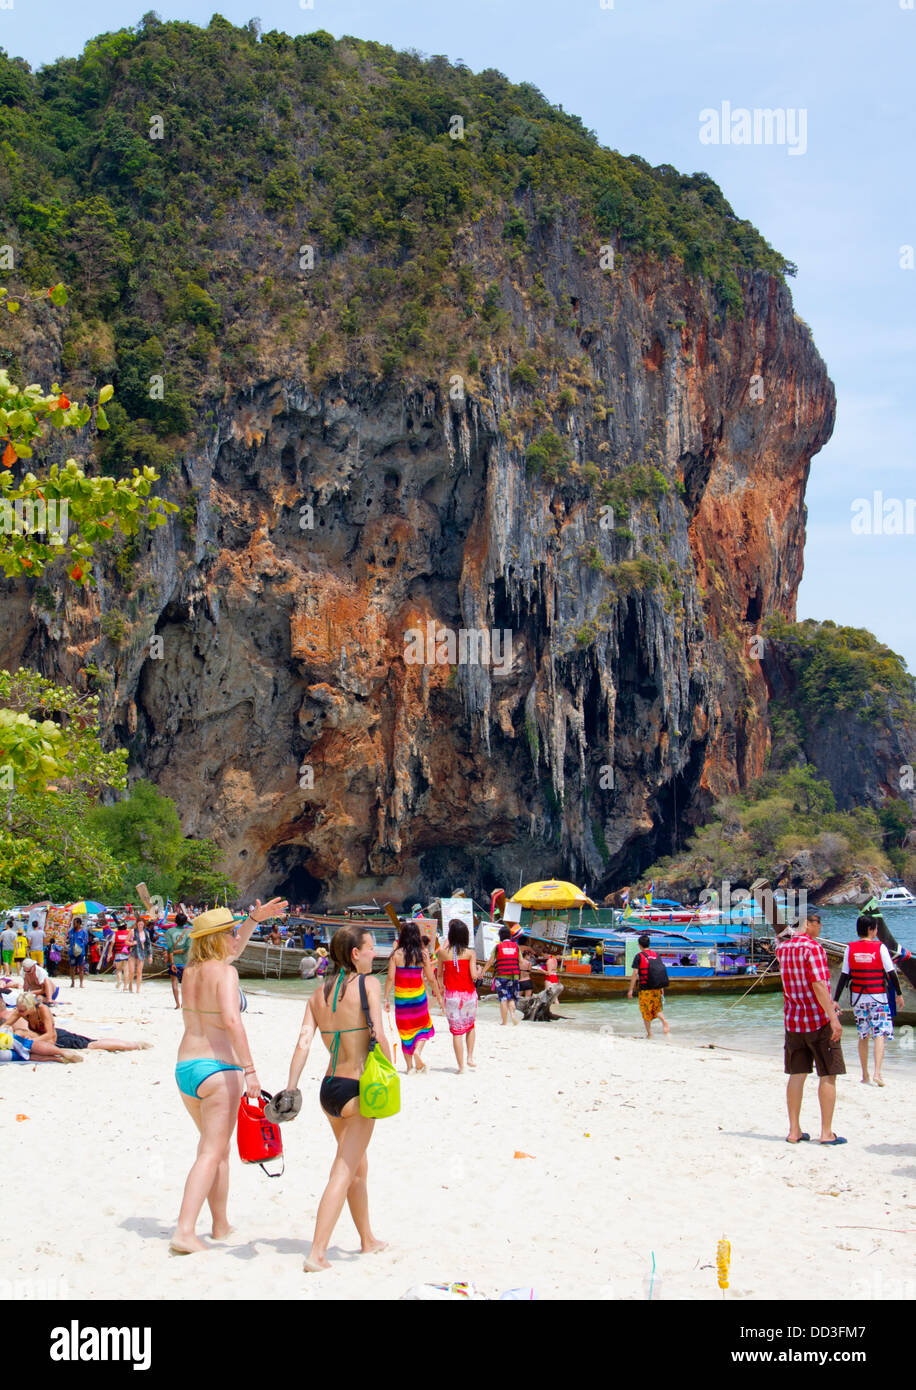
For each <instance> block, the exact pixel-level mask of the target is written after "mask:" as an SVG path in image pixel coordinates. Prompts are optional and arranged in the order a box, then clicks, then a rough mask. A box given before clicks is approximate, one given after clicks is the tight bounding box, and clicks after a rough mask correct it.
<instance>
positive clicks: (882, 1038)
mask: <svg viewBox="0 0 916 1390" xmlns="http://www.w3.org/2000/svg"><path fill="white" fill-rule="evenodd" d="M284 913H287V920H288V917H289V915H290V914H289V913H288V905H287V904H286V903H285V902H284V901H282V900H281V899H273V900H272V901H271V902H268V903H265V904H263V905H262V904H261V903H260V902H257V903H256V905H255V907H254V908H252V909H251V911H250V913H249V914H248V916H247V917H246V918H245V920H244V921H242V922H241V923H239V921H238V920H237V918H236V917H235V916H234V914H233V913H232V912H230V911H229V910H228V909H227V908H215V909H206V910H204V911H203V912H197V911H196V909H193V908H190V909H188V910H181V911H179V912H178V913H177V914H176V915H175V917H174V922H173V923H172V924H169V925H165V926H163V928H162V931H163V935H162V939H161V941H160V942H159V944H160V945H161V947H162V949H163V950H164V953H165V959H166V963H167V972H168V976H169V979H170V983H171V989H172V993H173V997H174V1003H175V1008H176V1009H180V1010H181V1011H182V1015H183V1019H184V1033H183V1036H182V1038H181V1042H180V1044H179V1049H178V1060H177V1065H176V1070H175V1080H176V1084H177V1086H178V1089H179V1092H180V1094H181V1098H182V1102H183V1104H184V1106H185V1108H186V1110H187V1111H188V1113H189V1114H190V1116H191V1118H192V1120H193V1122H194V1124H195V1126H196V1129H197V1131H198V1145H197V1151H196V1156H195V1159H194V1163H193V1165H192V1167H191V1170H190V1173H189V1175H188V1178H187V1181H186V1184H185V1189H184V1194H183V1198H182V1203H181V1209H180V1212H179V1217H178V1222H177V1225H176V1228H175V1231H174V1234H173V1236H172V1238H171V1242H170V1249H171V1251H172V1253H174V1254H182V1255H184V1254H192V1253H195V1252H197V1251H202V1250H205V1249H206V1248H207V1247H206V1246H205V1245H204V1243H203V1242H202V1241H201V1240H200V1238H199V1237H198V1235H197V1232H196V1226H197V1222H198V1219H199V1216H200V1212H201V1210H202V1208H203V1206H204V1204H205V1203H206V1204H207V1205H208V1207H209V1210H210V1215H211V1236H212V1238H213V1239H215V1240H224V1239H226V1238H227V1237H228V1236H229V1234H230V1233H231V1227H230V1226H229V1223H228V1216H227V1201H228V1190H229V1159H230V1152H231V1148H232V1141H233V1138H234V1136H235V1130H236V1121H237V1116H238V1113H239V1107H240V1102H241V1101H242V1100H243V1098H247V1099H248V1100H249V1101H257V1100H258V1099H259V1098H261V1097H262V1095H263V1093H262V1085H261V1080H260V1078H259V1075H258V1071H257V1068H256V1066H255V1063H254V1060H253V1058H252V1052H251V1048H250V1045H249V1042H248V1038H247V1035H246V1031H245V1027H244V1024H243V1022H242V1014H243V1012H244V1009H245V1002H246V1001H245V997H244V994H243V992H242V990H241V989H240V987H239V980H238V974H237V971H236V970H235V968H234V962H235V961H236V960H237V959H238V957H239V956H240V955H241V953H242V952H243V951H244V949H245V947H246V946H247V944H248V942H249V940H250V939H251V938H252V936H253V935H254V933H255V932H263V931H264V930H265V929H266V930H267V931H268V935H269V936H270V935H272V934H273V933H274V932H276V930H277V926H276V924H277V921H278V919H280V918H281V917H282V916H283V914H284ZM878 925H879V922H878V919H877V918H876V917H875V916H874V915H872V914H869V913H867V912H865V913H863V914H862V915H861V916H860V917H859V919H858V922H857V937H856V940H855V941H853V942H851V943H850V944H849V946H848V947H847V949H846V953H845V955H844V959H843V964H842V969H841V973H840V976H839V979H838V981H837V983H836V987H835V990H834V993H833V995H832V996H831V993H830V970H829V965H828V960H827V956H826V953H825V951H824V949H823V947H822V946H821V945H819V944H818V937H819V935H820V932H821V920H820V917H819V916H818V914H817V913H815V912H808V913H806V914H803V915H802V917H801V919H800V920H799V922H798V923H797V926H796V927H795V929H786V930H784V931H783V932H782V933H780V935H779V936H778V937H777V938H776V941H775V945H774V958H775V961H774V963H778V969H779V971H780V974H781V978H782V989H783V1008H784V1047H783V1060H784V1070H785V1073H786V1075H787V1078H788V1080H787V1086H786V1105H787V1110H788V1118H789V1132H788V1134H787V1136H786V1142H787V1143H790V1144H798V1143H804V1142H808V1141H810V1139H811V1135H810V1133H808V1132H806V1131H805V1130H803V1129H802V1124H801V1111H802V1104H803V1099H804V1087H805V1080H806V1078H807V1076H809V1075H811V1073H812V1072H816V1073H817V1076H818V1096H817V1098H818V1104H819V1110H820V1136H819V1142H820V1143H821V1144H822V1145H829V1146H838V1145H842V1144H845V1143H846V1142H847V1140H846V1138H845V1137H843V1136H840V1135H837V1134H836V1132H835V1130H834V1128H833V1119H834V1111H835V1106H836V1078H837V1076H841V1075H843V1074H844V1073H845V1070H846V1067H845V1061H844V1058H843V1052H842V1045H841V1036H842V1028H841V1023H840V1015H839V1010H838V1003H839V1001H840V998H841V995H842V992H843V990H844V989H846V988H847V987H848V988H849V989H850V992H851V1003H852V1007H853V1013H854V1018H855V1023H856V1029H857V1033H858V1039H859V1059H860V1063H861V1068H862V1082H863V1083H864V1084H871V1083H872V1082H874V1084H875V1085H877V1086H883V1085H884V1078H883V1074H882V1064H883V1059H884V1051H885V1043H886V1040H887V1039H888V1038H889V1037H891V1036H892V1034H893V1007H892V1006H893V1005H894V1003H895V1002H899V1000H900V998H901V990H900V982H899V979H898V976H897V973H896V971H895V968H894V962H893V961H892V959H891V957H890V955H889V953H888V951H887V948H886V947H885V946H883V945H882V944H881V942H880V941H878V940H877V932H878ZM156 933H157V924H155V923H153V922H152V921H151V919H150V916H149V915H144V914H139V915H136V916H132V917H130V918H120V919H119V917H118V916H117V915H116V914H112V915H110V916H109V917H108V918H106V919H101V920H100V919H98V918H97V919H96V921H95V922H94V923H92V924H91V925H88V924H86V923H85V922H84V921H83V920H82V919H80V918H74V919H73V921H72V923H71V924H70V927H69V930H68V932H67V936H66V940H65V942H64V943H63V950H61V949H60V948H59V947H58V948H57V954H58V959H57V960H55V959H53V958H52V957H50V954H48V958H47V959H46V943H45V939H44V934H43V932H42V930H41V927H40V925H39V924H38V922H37V921H36V922H34V923H31V924H30V925H29V927H28V928H26V927H25V926H24V925H23V924H19V925H18V926H17V925H16V924H15V923H14V922H13V921H12V920H8V921H7V923H6V926H5V928H4V929H3V931H2V932H0V948H2V953H3V955H2V964H3V972H4V978H3V979H2V980H0V1060H32V1061H45V1060H46V1061H56V1062H74V1061H81V1060H82V1059H83V1054H84V1053H85V1051H87V1050H96V1051H125V1050H135V1049H138V1048H142V1047H147V1046H149V1045H150V1044H148V1043H144V1042H131V1041H124V1040H121V1039H117V1038H112V1037H108V1036H106V1037H104V1038H91V1037H89V1036H87V1035H85V1034H83V1033H79V1032H75V1031H71V1029H70V1028H69V1027H67V1028H62V1027H59V1026H58V1021H57V1020H56V1019H55V1016H54V1009H55V1007H57V1006H58V1005H59V1004H60V991H61V983H60V982H59V981H58V980H57V979H56V976H57V974H58V968H59V967H60V966H62V965H66V967H67V968H68V973H69V977H70V988H71V989H73V988H75V987H76V984H77V982H79V985H80V987H82V986H83V983H84V979H85V974H86V972H87V969H88V970H89V972H90V973H92V970H93V966H94V965H95V966H96V967H97V968H101V969H104V968H105V966H106V964H108V965H110V966H113V968H114V972H115V976H116V978H117V988H119V989H123V990H124V991H125V992H132V991H133V990H134V989H136V990H137V992H139V989H140V984H141V981H142V973H143V965H144V963H146V962H147V961H148V960H149V958H150V955H151V951H152V946H153V943H154V941H156ZM498 938H499V939H498V942H497V944H496V945H495V946H494V948H493V950H492V952H491V953H490V956H489V958H488V959H487V960H486V961H485V962H481V961H480V960H479V959H478V954H477V951H476V949H475V947H474V944H473V942H472V939H471V932H470V929H469V927H468V925H467V924H466V923H465V922H463V921H459V920H453V921H450V922H449V923H448V924H447V926H446V927H445V930H444V939H443V940H440V938H439V935H438V928H437V924H435V923H430V922H429V921H428V920H427V919H424V918H420V919H419V920H414V919H408V920H407V921H403V922H402V923H401V924H400V929H399V934H398V938H397V943H396V945H395V947H394V949H393V950H392V952H391V955H390V957H389V960H388V966H387V971H386V972H385V974H384V979H382V978H381V977H379V976H378V975H376V974H374V973H373V964H374V961H375V958H376V949H375V940H374V937H373V933H372V931H371V929H370V928H369V927H367V926H366V925H365V924H359V923H348V924H346V925H343V926H341V927H340V928H339V929H338V930H337V931H336V932H335V933H334V935H333V937H332V938H331V940H330V942H329V946H328V948H327V949H325V948H324V947H315V948H314V955H313V956H310V959H311V960H312V961H314V963H315V972H314V973H315V974H316V975H317V976H318V977H319V980H318V988H317V989H315V991H314V992H313V993H312V994H311V995H310V996H309V999H308V1001H307V1004H306V1008H305V1014H304V1018H303V1022H302V1025H301V1028H300V1031H299V1035H298V1038H297V1039H296V1041H295V1045H294V1047H293V1052H292V1057H291V1060H290V1065H289V1071H288V1076H287V1082H286V1087H285V1089H284V1090H283V1091H281V1092H279V1093H278V1095H276V1096H275V1097H273V1099H272V1100H271V1107H272V1122H280V1121H282V1120H288V1119H291V1118H293V1117H294V1116H295V1115H296V1114H297V1113H298V1111H299V1109H300V1107H301V1104H302V1096H301V1092H300V1091H299V1089H298V1083H299V1080H300V1077H301V1074H302V1071H303V1068H304V1066H305V1064H306V1062H307V1060H308V1056H309V1051H310V1048H311V1045H312V1043H313V1041H314V1038H315V1036H316V1034H318V1035H320V1036H321V1038H322V1040H323V1042H324V1045H325V1047H326V1049H327V1053H328V1062H327V1067H326V1070H325V1074H324V1076H323V1078H322V1080H321V1083H320V1089H319V1094H318V1101H319V1105H320V1107H321V1109H322V1111H323V1113H324V1114H325V1116H326V1118H327V1120H328V1123H329V1124H330V1126H331V1129H332V1131H333V1135H334V1139H335V1142H336V1154H335V1158H334V1162H333V1165H332V1168H331V1173H330V1177H329V1179H328V1183H327V1185H326V1187H325V1190H324V1192H323V1194H322V1197H321V1199H320V1201H319V1204H318V1211H317V1215H316V1222H315V1229H314V1234H313V1239H312V1245H311V1249H310V1251H309V1254H308V1256H307V1258H306V1260H305V1266H304V1267H305V1269H306V1270H307V1271H309V1272H319V1271H322V1270H326V1269H328V1268H329V1267H330V1266H329V1263H328V1260H327V1250H328V1245H329V1242H330V1239H331V1235H332V1233H333V1230H334V1227H335V1225H336V1223H337V1221H338V1219H339V1217H340V1215H341V1213H342V1210H343V1207H344V1204H345V1203H346V1204H348V1206H349V1210H350V1213H351V1215H352V1217H353V1220H354V1223H355V1225H356V1228H357V1231H358V1232H359V1235H360V1239H361V1248H362V1250H363V1252H364V1253H369V1252H372V1251H378V1250H381V1249H383V1248H384V1245H383V1242H381V1241H379V1240H377V1239H376V1237H375V1235H374V1234H373V1232H372V1228H371V1224H370V1219H369V1203H368V1186H367V1183H368V1160H367V1151H368V1147H369V1143H370V1140H371V1137H372V1132H373V1128H374V1125H375V1119H374V1118H372V1117H371V1116H369V1115H367V1114H365V1113H363V1111H362V1107H361V1103H360V1078H361V1076H362V1075H363V1071H364V1068H365V1067H366V1063H367V1058H368V1057H369V1055H370V1053H372V1052H374V1051H376V1050H377V1051H378V1052H379V1053H380V1055H381V1056H383V1057H384V1058H385V1059H387V1061H388V1062H389V1063H393V1062H395V1061H396V1056H397V1049H398V1047H400V1049H401V1052H402V1053H403V1057H404V1066H405V1068H406V1072H407V1074H408V1075H411V1074H413V1075H417V1076H422V1075H423V1074H425V1073H426V1072H427V1070H428V1063H427V1062H426V1061H425V1059H424V1056H423V1053H424V1049H425V1048H426V1046H427V1045H428V1043H429V1042H430V1041H431V1040H432V1039H433V1037H434V1036H435V1031H436V1030H435V1026H434V1023H433V1018H432V1013H431V1000H435V1002H436V1004H437V1005H438V1007H439V1009H440V1010H441V1011H442V1014H443V1015H444V1017H445V1020H446V1022H447V1026H448V1030H449V1034H450V1036H451V1040H452V1046H453V1050H454V1055H455V1062H456V1070H457V1073H458V1074H459V1075H463V1074H464V1073H465V1072H466V1071H467V1070H468V1069H471V1070H473V1069H474V1068H475V1067H476V1066H477V1057H476V1037H477V1035H476V1025H477V1015H478V1008H479V990H480V988H481V986H483V987H484V988H486V984H487V982H488V981H489V983H490V988H491V989H492V991H493V992H495V995H496V999H497V1002H498V1005H499V1012H500V1022H501V1025H502V1026H503V1027H505V1026H510V1025H511V1026H515V1025H517V1024H518V1022H519V1009H520V1007H524V1000H525V999H526V997H530V996H531V994H532V980H531V972H532V970H533V969H535V970H539V971H541V972H543V975H544V978H545V982H546V983H547V984H548V985H551V984H555V985H557V986H559V984H560V980H559V973H558V965H559V962H558V960H557V957H556V956H555V955H553V954H546V953H545V952H544V951H543V949H538V948H536V947H534V946H532V944H531V943H530V942H529V941H527V940H526V939H525V937H524V936H523V935H522V933H521V931H520V928H519V927H518V925H517V924H514V925H509V924H505V925H502V926H500V928H499V931H498ZM638 944H639V947H640V950H639V952H638V954H637V955H636V956H635V958H634V960H633V963H632V975H631V977H630V981H629V997H630V998H632V997H633V995H634V993H635V994H636V995H637V997H638V1001H639V1009H640V1014H641V1017H642V1021H643V1025H644V1028H645V1035H646V1037H647V1038H651V1036H652V1025H653V1023H654V1022H655V1021H656V1020H658V1021H659V1022H660V1023H661V1024H662V1026H663V1029H664V1032H665V1034H668V1033H669V1032H670V1027H669V1024H668V1020H667V1019H666V1017H665V1014H664V1011H663V1005H664V993H665V988H666V986H667V983H668V981H667V975H666V972H665V969H664V965H663V963H662V962H661V960H660V959H659V956H658V953H657V952H655V951H654V950H653V949H652V945H651V937H650V936H649V935H648V934H643V935H641V936H640V937H639V939H638ZM94 946H95V947H97V948H98V951H97V955H96V956H95V958H94V950H93V948H94ZM14 972H15V974H14ZM17 975H18V979H17V978H16V976H17ZM67 997H69V991H68V992H67ZM392 1006H393V1024H394V1027H393V1029H391V1027H390V1024H391V1022H392ZM386 1020H387V1026H386ZM68 1022H69V1020H68ZM870 1048H871V1049H872V1052H873V1065H872V1068H871V1070H870V1068H869V1049H870ZM271 1107H268V1115H270V1114H271Z"/></svg>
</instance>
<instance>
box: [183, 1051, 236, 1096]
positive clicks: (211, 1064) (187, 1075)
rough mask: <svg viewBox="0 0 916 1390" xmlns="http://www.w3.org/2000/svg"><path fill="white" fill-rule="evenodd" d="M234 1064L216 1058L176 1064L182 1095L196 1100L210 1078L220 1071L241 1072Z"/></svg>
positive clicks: (204, 1058) (194, 1058)
mask: <svg viewBox="0 0 916 1390" xmlns="http://www.w3.org/2000/svg"><path fill="white" fill-rule="evenodd" d="M241 1070H242V1068H241V1067H237V1066H235V1065H234V1063H232V1062H218V1061H217V1060H216V1058H215V1057H193V1058H192V1059H191V1060H190V1061H188V1062H176V1064H175V1081H176V1083H177V1085H178V1089H179V1091H181V1093H182V1095H185V1096H190V1097H191V1099H192V1100H196V1098H197V1092H198V1090H199V1089H200V1087H201V1086H202V1085H203V1083H204V1082H205V1081H206V1079H207V1077H208V1076H215V1075H216V1073H217V1072H218V1071H241Z"/></svg>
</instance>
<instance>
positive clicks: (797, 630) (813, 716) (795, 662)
mask: <svg viewBox="0 0 916 1390" xmlns="http://www.w3.org/2000/svg"><path fill="white" fill-rule="evenodd" d="M764 630H765V632H766V633H767V635H768V636H769V637H771V638H772V639H773V640H774V641H776V642H778V643H779V644H780V646H781V648H782V650H783V652H784V653H785V655H786V657H787V660H788V664H789V668H790V671H791V674H792V677H793V687H794V688H793V695H792V700H791V707H787V708H785V709H783V710H781V711H780V713H781V717H782V720H783V721H784V724H785V732H786V734H791V733H793V732H794V734H795V736H796V738H797V739H799V741H800V738H801V736H802V735H803V733H804V732H805V727H806V726H807V727H809V728H810V727H813V726H814V725H815V724H819V723H823V722H825V721H828V720H830V719H835V718H836V716H837V714H838V713H844V712H850V713H854V714H855V715H856V716H857V717H858V718H860V719H863V720H866V721H869V722H873V723H877V722H879V721H881V720H884V719H886V718H887V716H888V711H889V709H894V710H896V711H898V712H899V713H901V714H903V715H904V716H909V717H912V716H913V715H914V714H916V682H914V680H913V677H912V676H911V675H910V673H909V672H908V671H907V669H906V664H905V663H904V661H903V659H902V658H901V657H899V656H898V655H897V654H896V652H892V651H891V649H890V647H886V646H885V645H884V644H883V643H882V642H879V641H878V639H877V638H876V637H874V636H873V635H872V633H870V632H868V631H867V630H866V629H865V628H859V627H840V626H838V625H837V624H836V623H833V622H829V621H828V622H822V623H819V622H815V621H814V620H813V619H810V618H809V619H807V620H806V621H804V622H801V623H790V622H787V621H786V619H785V618H782V617H780V616H779V615H776V616H774V617H772V618H769V619H768V620H767V622H766V624H765V628H764Z"/></svg>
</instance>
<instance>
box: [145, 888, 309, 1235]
mask: <svg viewBox="0 0 916 1390" xmlns="http://www.w3.org/2000/svg"><path fill="white" fill-rule="evenodd" d="M285 911H286V903H285V901H284V900H283V899H281V898H273V899H272V900H271V901H270V902H269V903H265V904H264V905H263V907H262V906H261V903H260V901H258V902H257V903H256V904H255V906H254V907H253V908H252V910H251V912H250V913H249V914H248V917H247V918H246V919H245V921H244V922H242V923H241V924H240V928H239V933H238V936H236V937H233V936H232V928H233V927H234V926H235V919H234V918H233V916H232V913H231V912H230V911H229V910H228V908H225V907H217V908H213V909H212V911H210V912H204V913H201V915H200V916H199V917H195V918H194V920H193V921H192V923H191V930H190V932H189V933H188V936H189V940H190V949H189V953H188V966H187V969H186V970H185V973H184V979H183V981H182V1010H183V1013H184V1025H185V1031H184V1037H183V1038H182V1040H181V1043H180V1045H179V1048H178V1064H177V1066H176V1067H175V1080H176V1082H177V1083H178V1089H179V1090H180V1091H181V1099H182V1100H183V1101H184V1104H185V1109H186V1110H187V1111H188V1114H189V1115H190V1116H191V1118H192V1120H193V1121H194V1123H195V1124H196V1126H197V1128H198V1130H199V1131H200V1143H199V1144H198V1146H197V1157H196V1158H195V1160H194V1163H193V1166H192V1168H191V1171H190V1173H189V1174H188V1180H187V1182H186V1183H185V1188H184V1197H183V1198H182V1202H181V1210H180V1212H179V1213H178V1225H177V1226H176V1228H175V1234H174V1235H173V1236H172V1239H171V1242H170V1245H169V1249H170V1250H171V1251H172V1253H173V1254H176V1255H191V1254H194V1253H195V1252H197V1251H199V1250H206V1249H207V1247H206V1245H204V1243H203V1241H202V1240H199V1239H198V1237H197V1235H196V1233H195V1227H196V1225H197V1218H198V1216H199V1215H200V1209H201V1207H202V1206H203V1204H204V1202H207V1204H208V1205H209V1207H210V1214H211V1216H212V1217H213V1227H212V1230H211V1235H212V1237H213V1239H214V1240H225V1239H226V1237H227V1236H228V1235H230V1234H231V1231H232V1227H231V1226H230V1225H229V1222H228V1220H227V1218H226V1202H227V1200H228V1197H229V1150H230V1145H231V1143H232V1135H233V1131H234V1129H235V1123H236V1117H237V1114H238V1108H239V1101H240V1099H241V1096H242V1091H243V1090H245V1091H246V1092H247V1094H248V1095H249V1096H257V1095H259V1094H260V1091H261V1083H260V1081H259V1080H258V1075H257V1072H256V1071H255V1069H254V1064H253V1062H252V1060H251V1049H250V1048H249V1046H248V1039H247V1037H246V1036H245V1029H244V1027H243V1026H242V1019H241V1014H240V1012H239V1003H240V1000H239V994H240V991H239V977H238V975H237V974H236V972H235V970H234V968H233V966H232V962H233V961H234V960H235V958H236V957H237V956H238V955H239V954H240V953H241V952H242V951H243V950H244V949H245V947H246V946H247V945H248V941H249V938H250V937H251V933H252V932H253V931H254V929H255V927H256V926H257V925H258V923H259V922H265V921H266V920H267V919H268V918H269V917H277V916H279V915H280V914H281V913H282V912H285Z"/></svg>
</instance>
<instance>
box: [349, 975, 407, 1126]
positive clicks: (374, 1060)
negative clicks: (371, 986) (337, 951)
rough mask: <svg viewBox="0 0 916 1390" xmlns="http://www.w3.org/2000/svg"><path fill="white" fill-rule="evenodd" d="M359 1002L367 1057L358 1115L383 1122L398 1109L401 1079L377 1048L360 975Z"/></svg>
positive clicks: (363, 977) (360, 1086)
mask: <svg viewBox="0 0 916 1390" xmlns="http://www.w3.org/2000/svg"><path fill="white" fill-rule="evenodd" d="M359 1001H360V1003H361V1004H362V1006H363V1013H364V1014H365V1015H366V1023H367V1024H368V1025H369V1056H368V1057H367V1058H366V1065H365V1066H364V1067H363V1074H362V1076H361V1077H360V1078H359V1113H360V1114H361V1115H362V1116H364V1118H365V1119H367V1120H384V1119H387V1118H388V1116H389V1115H396V1114H397V1113H398V1111H399V1110H400V1108H401V1078H400V1077H399V1076H398V1073H397V1070H396V1069H395V1067H394V1066H393V1065H392V1063H391V1062H389V1060H388V1058H387V1057H386V1056H385V1054H384V1052H383V1051H382V1049H381V1048H380V1047H379V1045H378V1038H377V1037H376V1036H375V1029H374V1028H373V1026H372V1019H371V1017H370V1015H369V1000H368V998H367V995H366V980H365V976H363V975H360V977H359Z"/></svg>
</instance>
